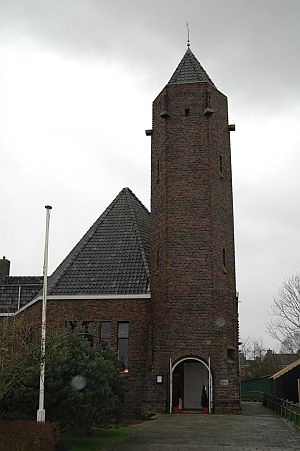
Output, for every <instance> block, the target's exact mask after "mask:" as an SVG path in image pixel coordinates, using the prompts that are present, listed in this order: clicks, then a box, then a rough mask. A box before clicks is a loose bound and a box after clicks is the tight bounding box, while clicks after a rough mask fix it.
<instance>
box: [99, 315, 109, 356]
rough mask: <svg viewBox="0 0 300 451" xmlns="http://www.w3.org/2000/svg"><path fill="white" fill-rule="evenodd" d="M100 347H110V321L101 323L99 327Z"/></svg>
mask: <svg viewBox="0 0 300 451" xmlns="http://www.w3.org/2000/svg"><path fill="white" fill-rule="evenodd" d="M100 346H101V348H103V349H105V348H109V347H110V346H111V321H102V323H101V325H100Z"/></svg>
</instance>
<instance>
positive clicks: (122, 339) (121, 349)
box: [118, 321, 129, 373]
mask: <svg viewBox="0 0 300 451" xmlns="http://www.w3.org/2000/svg"><path fill="white" fill-rule="evenodd" d="M128 337H129V322H128V321H122V322H119V324H118V355H119V359H120V361H121V363H122V371H123V372H124V373H128Z"/></svg>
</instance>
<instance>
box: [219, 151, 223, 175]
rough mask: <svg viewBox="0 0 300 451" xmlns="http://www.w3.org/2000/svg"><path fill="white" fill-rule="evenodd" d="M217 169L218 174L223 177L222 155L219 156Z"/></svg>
mask: <svg viewBox="0 0 300 451" xmlns="http://www.w3.org/2000/svg"><path fill="white" fill-rule="evenodd" d="M219 168H220V174H221V175H223V158H222V155H219Z"/></svg>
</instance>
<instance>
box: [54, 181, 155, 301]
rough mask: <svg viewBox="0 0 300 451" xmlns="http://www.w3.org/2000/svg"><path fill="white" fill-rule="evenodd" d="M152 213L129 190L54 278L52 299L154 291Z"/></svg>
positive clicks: (61, 266) (59, 268) (79, 244)
mask: <svg viewBox="0 0 300 451" xmlns="http://www.w3.org/2000/svg"><path fill="white" fill-rule="evenodd" d="M149 248H150V214H149V212H148V210H147V209H146V207H144V205H143V204H142V203H141V202H140V201H139V200H138V198H137V197H136V196H135V195H134V194H133V193H132V191H130V189H129V188H124V189H123V190H122V191H121V192H120V193H119V194H118V196H117V197H116V198H115V199H114V201H113V202H112V203H111V204H110V205H109V207H108V208H107V209H106V210H105V211H104V213H103V214H102V215H101V216H100V217H99V218H98V219H97V221H96V222H95V223H94V224H93V225H92V227H91V228H90V229H89V230H88V232H87V233H86V234H85V235H84V236H83V238H82V239H81V240H80V241H79V243H78V244H77V245H76V246H75V247H74V249H73V250H72V251H71V252H70V253H69V255H68V256H67V257H66V258H65V260H64V261H63V262H62V263H61V264H60V265H59V266H58V268H57V269H56V271H54V273H53V274H52V276H51V277H50V278H49V283H48V293H49V295H79V294H81V295H84V294H142V293H147V292H148V291H149V278H150V272H149V264H148V260H149Z"/></svg>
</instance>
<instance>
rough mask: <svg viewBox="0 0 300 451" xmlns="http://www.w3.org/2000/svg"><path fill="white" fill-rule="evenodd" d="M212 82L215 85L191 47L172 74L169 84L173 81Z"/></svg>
mask: <svg viewBox="0 0 300 451" xmlns="http://www.w3.org/2000/svg"><path fill="white" fill-rule="evenodd" d="M205 82H206V83H210V84H211V85H212V86H215V85H214V83H213V82H212V80H211V79H210V78H209V76H208V75H207V73H206V72H205V70H204V69H203V67H202V66H201V64H200V63H199V61H198V60H197V58H196V57H195V55H194V54H193V52H192V51H191V49H190V47H188V48H187V50H186V52H185V54H184V56H183V58H182V60H181V61H180V63H179V64H178V66H177V69H176V70H175V72H174V74H173V75H172V77H171V79H170V81H169V84H173V83H177V84H179V83H205Z"/></svg>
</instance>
